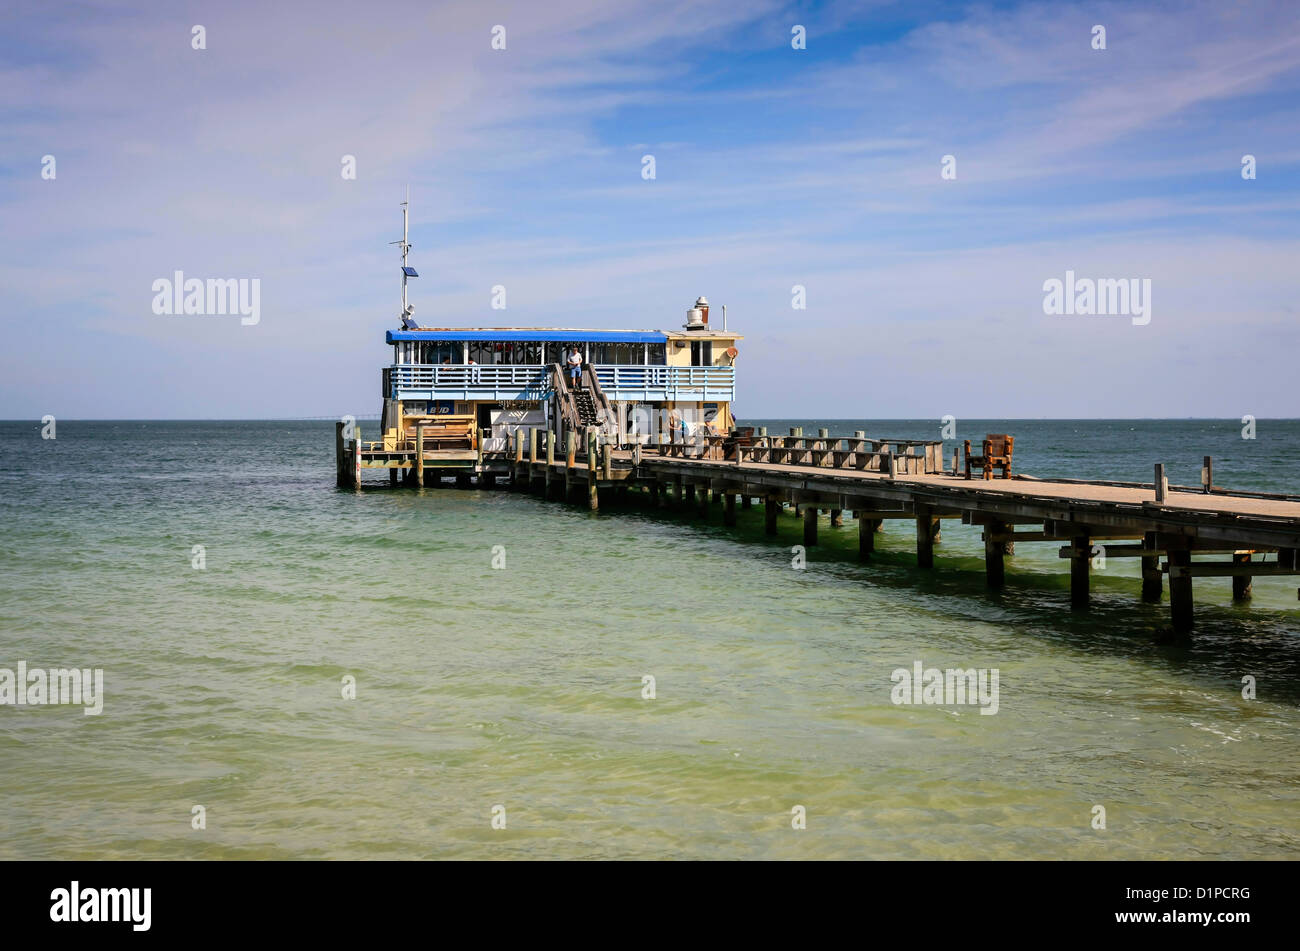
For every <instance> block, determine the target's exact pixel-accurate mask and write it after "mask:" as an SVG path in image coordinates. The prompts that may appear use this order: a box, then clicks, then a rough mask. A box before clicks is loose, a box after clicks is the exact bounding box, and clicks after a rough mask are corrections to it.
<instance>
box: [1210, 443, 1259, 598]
mask: <svg viewBox="0 0 1300 951" xmlns="http://www.w3.org/2000/svg"><path fill="white" fill-rule="evenodd" d="M1207 458H1208V457H1207ZM1232 563H1233V564H1234V565H1248V564H1250V552H1248V551H1238V552H1233V555H1232ZM1250 595H1251V577H1250V575H1233V576H1232V600H1234V601H1249V600H1250Z"/></svg>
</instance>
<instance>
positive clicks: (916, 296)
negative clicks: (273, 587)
mask: <svg viewBox="0 0 1300 951" xmlns="http://www.w3.org/2000/svg"><path fill="white" fill-rule="evenodd" d="M194 24H202V25H203V26H204V27H205V29H206V33H207V35H206V40H207V48H206V49H204V50H194V49H192V48H191V27H192V26H193V25H194ZM497 24H500V25H503V26H504V27H505V28H506V40H507V42H506V49H505V50H493V49H492V48H491V30H492V27H493V26H495V25H497ZM796 24H799V25H802V26H804V27H805V28H806V33H807V48H806V49H804V50H794V49H792V48H791V42H790V41H791V28H792V27H793V26H795V25H796ZM1095 24H1100V25H1103V26H1105V28H1106V45H1107V48H1106V49H1105V50H1095V49H1093V48H1092V28H1093V26H1094V25H1095ZM0 27H2V29H0V113H2V114H3V121H2V122H0V220H2V221H3V225H4V227H3V228H2V229H0V287H2V288H3V291H4V294H3V297H2V298H0V325H2V329H3V331H4V339H5V342H6V346H5V347H4V348H3V352H0V417H4V418H39V417H40V416H42V415H44V414H46V413H53V414H55V415H56V416H60V417H65V418H74V417H149V418H155V417H158V418H161V417H169V418H170V417H204V418H211V417H269V416H328V415H335V414H342V413H349V412H351V413H371V412H375V411H377V409H378V402H379V369H378V368H379V367H380V366H381V365H382V364H384V363H385V362H387V360H388V359H389V356H390V351H389V350H388V349H387V348H385V347H384V345H383V343H382V338H383V332H384V330H385V329H387V328H389V327H391V326H394V325H395V324H396V315H397V310H398V299H399V298H398V295H399V289H398V282H397V277H396V275H397V267H396V266H397V259H396V257H395V256H394V250H393V249H392V248H390V247H389V246H388V245H387V242H388V241H391V240H394V239H396V238H398V237H399V236H400V213H399V207H398V204H399V202H400V201H401V200H402V198H403V197H404V194H405V188H406V186H407V185H408V184H409V185H410V186H411V190H412V216H413V217H412V238H411V240H412V243H413V244H414V245H415V249H414V251H413V260H412V263H414V264H415V265H416V266H417V267H418V268H419V270H420V274H421V277H420V278H419V279H418V280H417V281H414V282H413V283H412V287H411V294H412V300H413V301H414V303H415V305H416V308H417V317H418V318H419V320H420V321H421V322H422V323H424V324H426V325H447V326H475V325H487V326H494V325H502V324H507V325H525V326H531V325H541V326H549V325H558V326H575V325H576V326H592V327H661V328H667V327H674V326H678V325H680V324H681V322H682V320H683V318H684V312H685V309H686V308H687V307H688V306H689V305H690V303H691V302H692V301H693V300H694V299H695V298H696V297H697V296H698V295H700V294H705V295H707V296H708V297H709V298H710V300H711V301H712V302H713V304H714V306H715V308H719V307H720V305H722V304H726V305H727V307H728V315H729V321H730V323H731V326H732V327H733V328H735V329H738V330H739V331H741V332H742V333H744V334H746V340H745V342H744V344H742V346H741V358H740V360H739V363H738V374H739V397H738V401H737V411H738V413H739V415H740V416H742V417H744V416H751V417H772V416H805V415H817V416H822V417H862V418H888V417H926V416H934V417H935V418H936V419H937V418H938V417H940V416H942V415H945V414H952V415H955V416H957V417H959V418H960V417H962V416H966V417H1017V416H1049V417H1050V416H1062V417H1087V416H1233V417H1239V416H1241V415H1243V414H1246V413H1249V414H1252V415H1255V416H1259V417H1266V416H1295V415H1300V406H1298V401H1297V397H1296V389H1295V385H1294V369H1293V368H1294V365H1295V358H1296V353H1297V349H1298V348H1297V344H1300V276H1298V275H1300V253H1298V252H1300V240H1298V239H1300V234H1298V232H1300V225H1298V222H1300V216H1298V215H1297V212H1298V211H1300V96H1297V92H1298V91H1300V5H1298V4H1295V3H1290V2H1276V3H1252V2H1240V3H1233V2H1224V0H1216V2H1212V3H1209V2H1207V3H1197V2H1178V3H1130V2H1125V3H1087V4H1070V3H1061V2H1050V3H984V4H965V3H931V4H927V3H919V2H912V3H884V2H880V3H795V4H791V3H775V2H763V0H758V2H754V3H745V4H735V3H727V2H724V3H705V2H701V3H672V2H668V3H655V4H650V3H624V2H602V3H596V2H572V0H559V2H556V3H546V4H537V3H521V4H505V3H491V2H488V3H482V2H480V3H464V4H439V3H428V2H421V3H409V4H408V3H383V2H372V3H367V4H355V3H335V2H321V3H313V4H310V5H308V4H302V5H297V6H295V5H289V4H285V5H270V4H263V3H246V2H240V0H236V2H224V3H221V4H201V3H185V2H180V3H169V4H159V3H154V4H130V3H123V4H119V3H114V4H107V3H81V4H77V3H67V4H57V5H50V4H43V3H21V2H20V3H10V4H7V5H6V6H5V8H4V10H3V11H2V12H0ZM47 154H49V155H54V156H55V159H56V162H57V177H56V178H55V179H54V180H45V179H42V177H41V167H42V165H41V162H42V157H43V156H45V155H47ZM349 154H350V155H354V156H356V160H357V178H356V180H354V181H345V180H344V179H343V178H342V176H341V175H340V168H341V164H340V163H341V157H342V156H343V155H349ZM645 154H653V155H654V156H655V162H656V178H655V179H654V180H653V181H646V180H643V178H642V176H641V169H642V163H641V159H642V156H643V155H645ZM1245 154H1251V155H1254V156H1255V157H1256V161H1257V167H1258V177H1257V178H1256V179H1254V180H1249V181H1248V180H1244V179H1243V178H1242V176H1241V161H1242V156H1243V155H1245ZM944 155H953V156H955V158H956V169H957V177H956V179H955V180H951V181H945V180H943V179H942V178H941V176H940V168H941V160H942V157H943V156H944ZM1067 269H1072V270H1074V271H1075V272H1076V273H1078V274H1079V275H1080V276H1091V277H1097V278H1140V279H1150V280H1151V281H1152V288H1153V291H1152V298H1153V299H1152V315H1151V316H1152V319H1151V322H1150V323H1149V324H1147V325H1146V326H1135V325H1133V324H1132V322H1131V321H1129V320H1126V319H1105V318H1095V317H1081V316H1071V317H1057V316H1049V315H1046V314H1044V313H1043V308H1042V301H1043V296H1044V294H1043V290H1042V287H1043V282H1044V281H1046V280H1049V279H1052V278H1058V279H1059V278H1063V277H1064V274H1065V271H1066V270H1067ZM175 270H182V271H184V272H185V274H186V275H187V276H189V277H201V278H208V277H213V278H228V277H236V278H238V277H244V278H254V277H256V278H258V279H260V281H261V287H262V301H261V321H260V323H258V324H257V325H256V326H243V325H241V324H240V321H239V319H238V318H232V317H197V316H190V317H167V316H158V315H155V314H154V313H153V311H152V309H151V302H152V299H153V292H152V290H151V286H152V282H153V281H154V280H155V279H157V278H161V277H170V276H171V274H172V272H173V271H175ZM796 284H798V285H802V286H804V287H805V288H806V289H807V309H805V310H794V309H792V307H791V288H792V287H793V286H794V285H796ZM494 285H504V286H505V288H506V292H507V309H506V310H505V311H497V310H493V309H492V308H491V306H490V303H491V289H492V287H493V286H494Z"/></svg>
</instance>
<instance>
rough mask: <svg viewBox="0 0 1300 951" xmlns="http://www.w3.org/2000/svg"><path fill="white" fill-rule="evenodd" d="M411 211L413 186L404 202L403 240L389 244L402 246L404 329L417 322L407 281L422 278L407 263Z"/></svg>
mask: <svg viewBox="0 0 1300 951" xmlns="http://www.w3.org/2000/svg"><path fill="white" fill-rule="evenodd" d="M410 210H411V186H410V185H407V186H406V201H404V202H402V240H401V241H389V242H388V243H389V244H400V245H401V246H402V326H403V327H406V326H407V325H408V323H409V324H411V325H414V323H415V321H414V320H413V319H412V316H411V315H412V314H414V313H415V308H414V307H412V306H411V305H410V304H408V303H407V301H406V281H407V279H408V278H412V277H419V276H420V275H418V274H416V273H415V268H413V267H411V266H410V265H408V264H407V263H406V256H407V255H408V254H409V253H410V251H411V243H410V241H409V240H408V238H410V235H411V230H410Z"/></svg>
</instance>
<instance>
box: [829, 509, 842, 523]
mask: <svg viewBox="0 0 1300 951" xmlns="http://www.w3.org/2000/svg"><path fill="white" fill-rule="evenodd" d="M843 526H844V512H843V511H842V510H840V509H831V528H842V527H843Z"/></svg>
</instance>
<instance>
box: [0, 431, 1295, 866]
mask: <svg viewBox="0 0 1300 951" xmlns="http://www.w3.org/2000/svg"><path fill="white" fill-rule="evenodd" d="M750 422H757V423H759V424H763V423H764V422H766V424H768V425H770V426H774V427H781V428H780V429H775V430H774V431H778V432H783V431H784V427H787V426H791V425H802V426H805V427H806V428H807V429H813V428H815V427H817V426H819V425H822V426H828V427H829V428H831V430H832V432H837V433H845V434H847V433H850V432H852V430H854V429H865V430H867V431H868V433H869V434H870V435H888V436H900V437H901V436H926V437H931V438H933V437H934V436H935V435H936V434H937V423H936V422H933V421H911V422H909V421H894V422H871V421H859V420H848V421H817V420H788V421H750ZM374 425H375V424H374V423H373V422H369V423H367V422H366V421H363V422H362V428H363V436H365V435H369V434H370V433H373V427H374ZM367 426H369V427H371V429H370V431H369V433H368V432H367V430H366V427H367ZM960 428H961V431H962V432H961V435H962V436H963V438H979V437H980V436H982V434H983V432H984V431H1009V432H1013V433H1015V434H1016V435H1017V448H1016V454H1017V462H1018V465H1019V468H1020V469H1021V470H1023V471H1027V472H1030V473H1032V474H1036V475H1044V476H1046V475H1068V476H1075V477H1097V478H1101V477H1106V478H1114V479H1134V480H1140V479H1146V480H1149V479H1150V473H1151V464H1152V463H1153V462H1158V461H1163V462H1166V463H1167V464H1168V465H1169V466H1170V476H1171V480H1172V481H1174V482H1183V483H1194V482H1196V481H1197V480H1198V473H1199V467H1200V462H1201V456H1202V455H1207V454H1208V455H1213V456H1214V457H1215V466H1216V481H1217V482H1219V483H1221V484H1224V485H1229V486H1234V487H1239V488H1250V489H1258V490H1270V491H1287V492H1292V493H1296V492H1300V422H1297V421H1294V420H1290V421H1270V420H1261V421H1259V423H1258V434H1257V439H1255V440H1243V439H1242V438H1241V433H1240V430H1241V424H1240V423H1239V422H1238V421H1236V420H1227V421H1195V420H1193V421H1141V422H1133V421H1057V422H1052V421H1017V422H1006V421H974V422H971V423H966V422H964V421H963V422H962V423H961V424H960ZM40 429H41V427H40V425H39V424H38V423H34V422H23V423H3V424H0V526H3V528H0V668H6V667H7V668H11V669H12V668H14V667H16V665H17V663H18V662H19V661H25V662H26V663H27V664H28V665H29V666H30V667H59V666H76V667H100V668H103V670H104V680H105V697H104V707H103V712H102V714H101V715H99V716H85V715H84V714H83V713H82V711H81V709H80V708H78V707H73V706H43V707H33V706H23V707H17V706H0V859H24V858H209V859H211V858H302V859H308V858H406V859H422V858H615V857H617V858H697V859H705V858H710V859H725V858H777V859H798V858H870V859H900V858H902V859H908V858H995V859H1011V858H1116V859H1130V858H1169V859H1178V858H1292V857H1295V856H1296V855H1297V853H1298V852H1300V808H1297V807H1298V806H1300V677H1298V676H1297V675H1298V674H1300V636H1298V635H1300V611H1297V606H1298V605H1297V595H1296V588H1297V580H1296V579H1294V578H1289V579H1279V578H1266V579H1258V580H1256V582H1255V587H1254V591H1255V597H1254V600H1253V601H1252V602H1251V603H1250V604H1249V605H1248V606H1234V605H1233V604H1232V602H1231V599H1230V596H1229V592H1230V583H1229V581H1228V579H1207V580H1200V581H1198V582H1197V584H1196V600H1197V606H1196V623H1197V630H1196V635H1195V638H1194V640H1193V642H1192V643H1191V644H1190V645H1189V646H1168V645H1161V644H1158V643H1157V642H1156V638H1155V635H1156V634H1157V632H1158V631H1160V630H1161V629H1162V628H1163V627H1165V626H1166V625H1167V623H1168V605H1167V603H1166V604H1161V605H1148V604H1143V603H1141V602H1140V600H1139V598H1138V593H1139V592H1138V579H1137V566H1136V563H1135V562H1133V561H1128V560H1125V561H1121V560H1118V559H1116V560H1111V561H1110V562H1109V563H1108V565H1107V567H1106V568H1105V569H1104V570H1101V571H1097V572H1094V588H1093V590H1094V599H1093V606H1092V608H1091V609H1090V610H1088V611H1086V612H1071V611H1070V610H1069V606H1068V570H1067V569H1066V568H1065V563H1064V562H1063V561H1062V560H1060V559H1059V558H1057V556H1056V547H1057V546H1055V545H1051V544H1043V545H1032V544H1026V543H1021V544H1020V545H1019V546H1018V547H1017V551H1016V553H1015V556H1014V557H1013V558H1011V559H1009V560H1008V569H1007V585H1006V588H1005V590H1003V591H1001V592H999V593H997V594H990V593H988V592H987V591H986V590H985V587H984V577H983V567H982V557H981V554H982V546H981V543H980V541H979V535H978V529H974V528H968V527H963V526H960V525H958V524H954V523H952V522H945V523H944V526H943V535H942V540H941V542H940V544H939V546H938V547H937V549H936V570H934V571H933V572H928V573H922V572H919V571H918V570H917V569H916V568H915V555H914V551H913V541H914V538H913V532H912V530H911V526H910V525H903V524H901V523H900V524H899V525H896V526H892V527H891V526H889V525H887V527H886V531H885V532H884V533H883V534H881V535H879V536H877V538H878V541H877V555H876V557H875V559H874V560H873V561H872V562H871V563H870V564H869V565H863V564H860V563H859V562H858V561H857V558H856V545H857V539H856V526H855V524H854V523H853V522H852V520H851V519H849V520H846V524H845V527H844V528H843V529H832V528H830V526H829V524H828V523H827V522H826V521H823V524H822V528H821V539H822V544H821V545H819V546H818V547H816V548H813V549H810V551H809V553H808V562H807V567H806V569H805V570H796V569H795V568H793V567H792V557H793V556H792V551H791V549H792V546H795V545H797V544H799V543H800V541H801V537H802V536H801V529H800V523H799V521H798V520H797V519H796V518H794V517H792V516H789V515H786V516H783V517H782V518H781V522H780V534H779V536H778V537H776V538H770V537H768V536H765V535H764V534H763V527H762V511H761V508H758V507H756V508H754V509H752V510H747V511H741V512H740V523H739V525H738V526H737V527H736V528H724V527H723V525H722V518H721V512H720V508H719V507H714V508H713V509H712V511H711V512H710V515H709V517H708V519H707V520H705V521H703V522H702V521H700V520H698V519H696V518H694V517H692V516H691V515H690V514H688V513H674V512H663V511H651V510H648V509H645V508H640V507H637V506H633V505H629V506H627V507H625V508H616V507H613V506H609V505H607V506H606V507H605V509H604V510H603V511H602V512H601V513H599V514H591V513H589V512H587V511H585V510H584V509H582V508H579V507H571V506H566V505H563V504H559V503H554V502H551V503H548V502H543V501H541V500H539V499H537V498H535V497H530V496H528V495H525V494H518V493H511V492H506V491H479V490H458V489H455V488H452V487H450V486H449V487H447V488H440V489H432V488H429V489H419V490H416V489H405V488H403V489H396V490H393V489H389V488H388V487H387V485H386V484H383V483H381V482H380V481H378V478H377V476H375V475H368V477H367V478H368V479H375V480H376V481H375V482H374V488H373V490H369V489H368V490H367V491H364V492H361V493H354V492H349V491H339V490H337V489H336V488H335V487H334V470H333V466H334V460H333V425H332V423H329V422H238V423H226V422H200V423H190V422H81V423H79V422H75V421H60V422H59V424H58V430H57V438H56V439H54V440H43V439H42V438H41V436H40ZM949 455H951V444H950V446H949ZM194 546H202V547H203V555H204V567H203V568H201V569H198V568H195V567H193V559H194V554H193V552H194ZM494 555H495V556H496V558H497V560H498V563H500V559H501V558H502V557H504V567H503V568H494V567H493V559H494ZM916 661H921V662H922V663H923V664H924V665H925V666H927V667H930V666H934V667H939V668H948V667H960V668H971V667H974V668H996V669H997V670H998V671H999V675H1000V681H999V683H1000V697H999V704H998V712H997V713H996V715H991V716H988V715H980V714H979V712H978V708H976V707H973V706H964V707H963V706H942V705H940V706H900V705H895V704H894V703H892V702H891V699H890V692H891V686H892V684H891V679H890V678H891V673H892V672H893V671H894V670H895V669H896V668H900V667H903V668H910V667H911V666H912V665H913V664H914V662H916ZM647 676H652V677H654V678H655V698H654V699H643V697H642V691H643V678H644V677H647ZM1245 676H1250V677H1254V678H1255V680H1256V684H1257V687H1256V689H1257V698H1256V699H1254V700H1247V699H1244V698H1243V697H1242V678H1243V677H1245ZM347 677H352V678H355V683H356V697H355V699H345V698H344V696H343V689H342V685H343V683H344V679H345V678H347ZM1098 805H1100V806H1103V807H1104V809H1105V813H1106V828H1105V829H1096V828H1093V819H1094V807H1095V806H1098ZM195 806H203V807H204V809H205V810H206V828H205V829H194V828H193V827H192V814H193V810H194V807H195ZM495 806H501V807H503V808H504V814H505V817H506V827H505V828H504V829H494V828H493V827H492V817H493V808H494V807H495ZM795 806H802V807H804V810H805V811H806V816H807V821H806V825H807V827H806V828H805V829H794V828H792V821H791V818H792V809H793V808H794V807H795Z"/></svg>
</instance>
